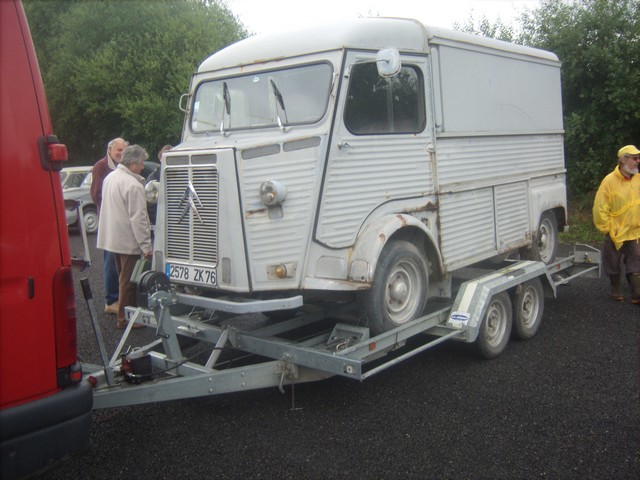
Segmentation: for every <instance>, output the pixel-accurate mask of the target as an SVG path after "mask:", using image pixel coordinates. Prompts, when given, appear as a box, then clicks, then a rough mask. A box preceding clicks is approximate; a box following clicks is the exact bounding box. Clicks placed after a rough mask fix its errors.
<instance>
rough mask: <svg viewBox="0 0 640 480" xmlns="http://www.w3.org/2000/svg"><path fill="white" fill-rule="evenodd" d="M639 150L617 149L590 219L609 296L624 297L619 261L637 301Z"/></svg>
mask: <svg viewBox="0 0 640 480" xmlns="http://www.w3.org/2000/svg"><path fill="white" fill-rule="evenodd" d="M639 162H640V150H638V149H637V148H636V147H635V145H627V146H625V147H622V148H621V149H620V150H618V165H617V166H616V168H615V170H614V171H613V172H611V173H610V174H609V175H607V176H606V177H605V178H604V180H602V183H601V184H600V188H598V193H596V199H595V202H594V204H593V223H594V224H595V226H596V228H597V229H598V230H600V231H601V232H602V233H603V234H604V235H605V237H604V247H603V250H602V260H603V261H602V263H603V269H604V273H605V274H607V275H609V278H610V279H611V297H612V298H613V299H614V300H616V301H620V302H621V301H624V288H623V286H622V269H621V263H622V262H624V266H625V270H626V275H627V280H628V281H629V284H630V285H631V288H632V290H633V294H632V297H631V303H635V304H640V175H638V164H639Z"/></svg>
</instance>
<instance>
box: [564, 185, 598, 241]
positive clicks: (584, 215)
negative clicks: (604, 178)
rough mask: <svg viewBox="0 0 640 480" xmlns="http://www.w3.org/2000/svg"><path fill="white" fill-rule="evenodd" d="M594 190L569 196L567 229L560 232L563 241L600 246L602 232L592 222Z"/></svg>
mask: <svg viewBox="0 0 640 480" xmlns="http://www.w3.org/2000/svg"><path fill="white" fill-rule="evenodd" d="M593 199H594V192H591V193H589V194H585V195H579V196H570V197H569V212H568V214H569V231H568V232H566V233H560V241H561V242H563V243H568V244H573V243H585V244H587V245H591V246H592V247H596V248H600V247H601V246H602V234H601V233H600V232H599V231H598V230H597V229H596V227H595V225H594V224H593V213H592V208H593Z"/></svg>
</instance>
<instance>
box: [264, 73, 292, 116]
mask: <svg viewBox="0 0 640 480" xmlns="http://www.w3.org/2000/svg"><path fill="white" fill-rule="evenodd" d="M269 82H270V83H271V90H273V95H274V96H275V97H276V100H277V101H278V105H280V108H281V109H282V111H283V112H284V121H285V124H287V123H289V119H288V118H287V109H286V108H284V99H283V98H282V93H280V90H278V87H277V86H276V82H274V81H273V79H270V80H269ZM276 116H277V117H278V126H279V127H280V128H283V126H284V124H283V123H282V120H281V119H280V112H279V111H278V109H277V108H276Z"/></svg>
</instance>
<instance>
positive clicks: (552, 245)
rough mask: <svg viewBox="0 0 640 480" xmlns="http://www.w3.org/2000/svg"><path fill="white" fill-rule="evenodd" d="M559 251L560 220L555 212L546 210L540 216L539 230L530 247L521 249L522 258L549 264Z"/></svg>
mask: <svg viewBox="0 0 640 480" xmlns="http://www.w3.org/2000/svg"><path fill="white" fill-rule="evenodd" d="M557 251H558V221H557V220H556V216H555V215H554V214H553V212H544V213H543V214H542V215H541V216H540V223H539V224H538V231H537V232H536V235H535V238H534V243H533V245H531V246H530V247H526V248H522V249H520V258H522V259H523V260H535V261H539V262H543V263H544V264H545V265H549V264H550V263H552V262H553V260H554V259H555V258H556V253H557Z"/></svg>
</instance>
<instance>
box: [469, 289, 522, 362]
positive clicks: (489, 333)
mask: <svg viewBox="0 0 640 480" xmlns="http://www.w3.org/2000/svg"><path fill="white" fill-rule="evenodd" d="M512 319H513V307H512V306H511V299H510V298H509V295H508V294H507V292H501V293H498V294H497V295H494V296H493V298H491V302H490V303H489V307H488V308H487V312H486V313H485V315H484V318H483V319H482V324H481V325H480V331H479V332H478V338H477V339H476V348H477V350H478V353H479V354H480V355H481V356H482V357H484V358H496V357H497V356H499V355H500V354H501V353H502V352H503V351H504V349H505V348H507V343H509V336H510V335H511V324H512Z"/></svg>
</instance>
